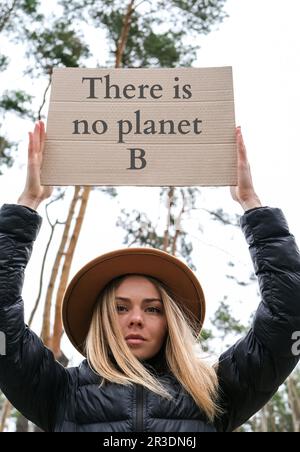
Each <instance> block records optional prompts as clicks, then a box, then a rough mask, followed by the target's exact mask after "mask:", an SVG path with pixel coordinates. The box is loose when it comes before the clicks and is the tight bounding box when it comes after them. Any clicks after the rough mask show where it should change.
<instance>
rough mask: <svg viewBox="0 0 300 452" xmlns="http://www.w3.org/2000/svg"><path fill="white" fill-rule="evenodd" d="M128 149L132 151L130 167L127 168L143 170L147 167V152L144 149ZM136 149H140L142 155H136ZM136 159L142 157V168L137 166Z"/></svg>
mask: <svg viewBox="0 0 300 452" xmlns="http://www.w3.org/2000/svg"><path fill="white" fill-rule="evenodd" d="M128 150H129V151H130V168H126V169H131V170H132V169H135V170H141V169H143V168H145V166H146V165H147V162H146V159H144V156H145V154H146V152H145V151H144V149H141V148H128ZM135 151H140V155H139V156H137V155H135ZM136 159H140V160H141V162H142V164H141V167H140V168H137V167H136V166H135V160H136Z"/></svg>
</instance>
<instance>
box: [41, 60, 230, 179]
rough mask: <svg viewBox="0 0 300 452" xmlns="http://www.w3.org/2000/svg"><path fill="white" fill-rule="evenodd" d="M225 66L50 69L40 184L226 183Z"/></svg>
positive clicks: (227, 73) (227, 82)
mask: <svg viewBox="0 0 300 452" xmlns="http://www.w3.org/2000/svg"><path fill="white" fill-rule="evenodd" d="M235 146H236V145H235V121H234V102H233V87H232V72H231V68H206V69H196V68H188V69H187V68H180V69H106V70H105V69H79V68H68V69H56V70H55V71H54V74H53V84H52V91H51V99H50V106H49V114H48V123H47V143H46V151H45V154H46V155H45V163H44V166H43V171H42V182H43V183H45V184H54V185H234V184H235V183H236V147H235Z"/></svg>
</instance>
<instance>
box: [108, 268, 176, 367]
mask: <svg viewBox="0 0 300 452" xmlns="http://www.w3.org/2000/svg"><path fill="white" fill-rule="evenodd" d="M116 306H117V308H116V309H117V312H118V318H119V324H120V327H121V330H122V333H123V336H124V339H125V340H126V342H127V345H128V347H129V348H130V349H131V351H132V353H133V354H134V355H135V357H136V358H138V359H140V360H143V359H149V358H152V357H153V356H154V355H156V353H158V352H159V350H160V349H161V346H162V344H163V342H164V339H165V337H166V333H167V320H166V316H165V312H164V307H163V303H162V300H161V297H160V294H159V292H158V290H157V289H156V287H155V286H154V285H153V284H152V282H151V281H149V280H148V279H147V278H145V277H144V276H139V275H130V276H127V277H126V278H125V279H124V280H123V281H122V282H121V284H120V285H119V287H118V288H117V290H116ZM131 335H133V336H135V335H136V336H140V337H141V338H142V339H141V340H138V339H134V337H133V338H132V339H130V337H129V338H128V336H131Z"/></svg>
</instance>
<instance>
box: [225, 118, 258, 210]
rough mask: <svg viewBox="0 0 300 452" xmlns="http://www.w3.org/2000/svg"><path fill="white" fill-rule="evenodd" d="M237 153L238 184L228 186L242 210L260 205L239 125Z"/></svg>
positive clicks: (237, 130)
mask: <svg viewBox="0 0 300 452" xmlns="http://www.w3.org/2000/svg"><path fill="white" fill-rule="evenodd" d="M236 137H237V154H238V166H237V168H238V185H237V186H232V187H230V193H231V196H232V199H233V200H234V201H236V202H238V203H239V204H240V205H241V206H242V207H243V209H244V210H248V209H252V208H254V207H261V202H260V199H259V197H258V196H257V194H256V192H255V190H254V187H253V182H252V176H251V170H250V165H249V162H248V158H247V151H246V146H245V143H244V140H243V135H242V131H241V128H240V127H237V128H236Z"/></svg>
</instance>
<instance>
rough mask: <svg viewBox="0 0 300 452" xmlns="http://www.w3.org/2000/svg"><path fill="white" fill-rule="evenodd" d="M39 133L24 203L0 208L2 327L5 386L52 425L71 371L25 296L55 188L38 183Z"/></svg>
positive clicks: (45, 425)
mask: <svg viewBox="0 0 300 452" xmlns="http://www.w3.org/2000/svg"><path fill="white" fill-rule="evenodd" d="M40 136H41V129H40V126H36V128H35V132H34V133H33V135H32V136H31V139H30V144H29V160H28V171H27V181H26V187H25V189H24V192H23V194H22V196H21V197H20V198H19V203H20V204H22V205H17V204H4V205H3V206H2V208H1V209H0V332H1V337H2V339H3V338H4V339H5V347H2V350H1V356H0V388H1V390H2V391H3V392H4V394H5V395H6V396H7V398H8V399H9V400H10V402H11V403H12V404H13V405H14V406H15V407H16V408H17V409H18V410H19V411H20V412H21V413H22V414H24V415H25V416H26V417H27V418H28V419H30V420H32V421H33V422H34V423H36V424H37V425H38V426H39V427H41V428H42V429H43V430H46V431H49V430H50V431H51V430H53V429H54V428H55V423H56V420H57V418H58V416H59V407H60V406H62V405H63V404H62V403H61V401H62V399H63V398H64V397H65V396H66V390H67V387H68V385H67V381H68V374H67V371H66V370H65V369H64V368H63V367H62V366H61V365H60V364H59V363H57V362H56V361H55V359H54V357H53V354H52V352H51V351H50V350H49V349H47V348H46V347H44V345H43V343H42V341H41V340H40V339H39V337H38V336H37V335H36V334H35V333H33V332H32V331H31V330H30V329H29V328H28V327H27V326H26V325H25V323H24V307H23V299H22V296H21V293H22V287H23V280H24V270H25V268H26V265H27V263H28V260H29V258H30V256H31V252H32V247H33V243H34V240H35V239H36V237H37V234H38V232H39V229H40V226H41V223H42V218H41V217H40V216H39V215H38V213H37V212H36V211H35V210H34V209H35V208H37V206H38V204H39V203H40V202H41V201H42V200H43V199H45V198H46V197H47V196H49V195H50V194H51V192H52V190H51V188H50V189H49V188H44V187H41V186H40V183H39V170H40V165H41V162H42V155H41V154H38V152H39V151H40V150H41V149H42V148H41V141H39V142H38V141H37V138H38V137H40ZM33 138H34V140H35V141H32V140H33Z"/></svg>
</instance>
